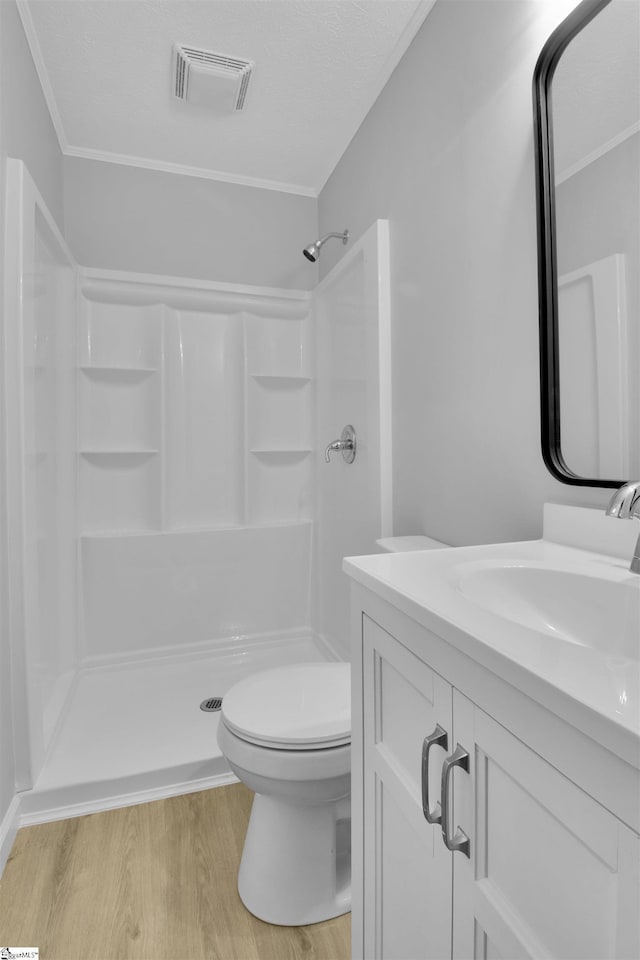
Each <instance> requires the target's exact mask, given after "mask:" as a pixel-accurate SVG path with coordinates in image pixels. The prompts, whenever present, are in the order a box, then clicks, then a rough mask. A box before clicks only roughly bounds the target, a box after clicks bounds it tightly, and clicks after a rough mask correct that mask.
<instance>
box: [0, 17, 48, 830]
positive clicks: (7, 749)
mask: <svg viewBox="0 0 640 960" xmlns="http://www.w3.org/2000/svg"><path fill="white" fill-rule="evenodd" d="M7 156H9V157H19V158H20V159H22V160H24V162H25V163H26V165H27V167H28V168H29V171H30V173H31V175H32V177H33V179H34V180H35V182H36V184H37V186H38V188H39V190H40V192H41V193H42V194H43V196H44V199H45V201H46V203H47V206H48V207H49V209H50V210H51V212H52V214H53V215H54V217H55V218H56V220H57V222H58V225H59V226H60V228H61V229H62V227H63V206H64V204H63V195H62V194H63V178H62V156H61V153H60V148H59V146H58V141H57V138H56V135H55V131H54V129H53V125H52V123H51V119H50V117H49V112H48V110H47V106H46V103H45V100H44V97H43V94H42V89H41V87H40V82H39V80H38V77H37V74H36V71H35V67H34V65H33V60H32V59H31V54H30V52H29V48H28V46H27V42H26V38H25V36H24V31H23V29H22V23H21V21H20V17H19V16H18V11H17V8H16V5H15V3H14V2H13V0H2V2H0V183H1V184H2V189H1V190H0V223H1V224H4V204H3V199H4V172H5V159H6V157H7ZM1 233H2V235H3V234H4V231H2V232H1ZM3 265H4V251H3V250H0V304H1V303H2V302H3V288H4V277H3V275H2V270H3ZM0 352H1V353H2V355H4V351H0ZM1 403H2V397H1V395H0V404H1ZM3 424H4V411H2V410H0V433H2V436H0V457H2V451H3V450H4V428H3ZM2 466H3V464H2V463H1V462H0V569H1V570H2V571H5V570H6V557H5V553H4V549H5V544H6V535H5V531H6V507H5V495H4V490H3V489H2V488H1V485H2V481H3V475H4V471H3V469H2ZM6 615H7V610H6V585H5V583H4V580H3V578H2V574H0V821H1V820H2V818H3V817H4V815H5V813H6V811H7V809H8V807H9V804H10V803H11V800H12V798H13V794H14V752H13V734H12V727H11V670H10V661H9V638H8V630H7V619H6Z"/></svg>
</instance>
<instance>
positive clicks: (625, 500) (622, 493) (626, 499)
mask: <svg viewBox="0 0 640 960" xmlns="http://www.w3.org/2000/svg"><path fill="white" fill-rule="evenodd" d="M605 513H606V515H607V516H608V517H618V519H619V520H633V519H638V520H640V480H637V481H636V482H635V483H625V485H624V486H623V487H620V489H619V490H616V492H615V493H614V495H613V496H612V497H611V500H610V502H609V506H608V507H607V509H606V510H605ZM629 570H630V571H631V573H638V574H640V535H638V542H637V543H636V548H635V550H634V552H633V557H632V560H631V566H630V567H629Z"/></svg>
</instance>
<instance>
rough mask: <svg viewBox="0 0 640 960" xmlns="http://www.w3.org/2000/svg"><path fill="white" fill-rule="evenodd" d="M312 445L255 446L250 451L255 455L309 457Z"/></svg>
mask: <svg viewBox="0 0 640 960" xmlns="http://www.w3.org/2000/svg"><path fill="white" fill-rule="evenodd" d="M312 452H313V451H312V450H311V448H310V447H254V448H253V449H252V450H249V453H250V454H252V455H253V456H254V457H307V456H309V454H310V453H312Z"/></svg>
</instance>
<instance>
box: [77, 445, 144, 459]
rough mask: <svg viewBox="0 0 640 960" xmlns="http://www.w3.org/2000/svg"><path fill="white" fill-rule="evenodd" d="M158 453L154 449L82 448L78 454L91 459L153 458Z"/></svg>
mask: <svg viewBox="0 0 640 960" xmlns="http://www.w3.org/2000/svg"><path fill="white" fill-rule="evenodd" d="M159 452H160V451H159V450H158V449H157V448H155V447H135V448H134V447H132V448H130V449H127V450H124V449H112V450H104V449H99V448H93V449H92V448H91V447H83V448H82V449H81V450H80V451H79V453H80V456H81V457H86V458H88V459H91V458H92V457H97V458H100V457H104V458H108V457H116V458H118V457H153V456H155V455H156V454H157V453H159Z"/></svg>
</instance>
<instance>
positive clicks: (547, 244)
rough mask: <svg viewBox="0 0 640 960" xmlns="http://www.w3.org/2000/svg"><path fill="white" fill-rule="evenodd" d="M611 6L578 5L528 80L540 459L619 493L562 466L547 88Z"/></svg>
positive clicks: (561, 475)
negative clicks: (573, 46)
mask: <svg viewBox="0 0 640 960" xmlns="http://www.w3.org/2000/svg"><path fill="white" fill-rule="evenodd" d="M610 2H611V0H582V2H581V3H579V4H578V6H577V7H576V8H575V10H573V11H572V12H571V13H570V14H569V16H568V17H566V18H565V19H564V20H563V21H562V23H560V25H559V26H558V27H556V29H555V30H554V31H553V33H552V34H551V36H550V37H549V39H548V40H547V42H546V43H545V45H544V47H543V48H542V52H541V53H540V56H539V57H538V61H537V63H536V67H535V70H534V74H533V114H534V149H535V168H536V203H537V211H536V213H537V224H538V322H539V336H540V417H541V440H542V457H543V460H544V462H545V464H546V466H547V468H548V469H549V471H550V472H551V473H552V474H553V476H554V477H555V478H556V480H560V481H562V483H570V484H573V485H574V486H580V487H620V486H622V484H623V483H624V482H625V481H624V480H604V479H592V478H589V477H580V476H578V475H577V474H575V473H574V472H573V471H572V470H571V469H570V467H568V466H567V464H566V463H565V461H564V457H563V456H562V449H561V445H560V359H559V350H558V270H557V237H556V206H555V177H554V163H553V124H552V116H551V108H552V97H551V82H552V80H553V75H554V73H555V70H556V67H557V65H558V61H559V59H560V57H561V56H562V54H563V52H564V50H565V48H566V47H567V46H568V44H569V43H570V42H571V41H572V40H573V38H574V37H575V36H576V34H578V33H579V32H580V31H581V30H582V29H583V28H584V27H586V26H587V24H588V23H590V22H591V20H593V18H594V17H595V16H597V15H598V14H599V13H600V11H601V10H604V8H605V7H606V6H608V4H609V3H610Z"/></svg>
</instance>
